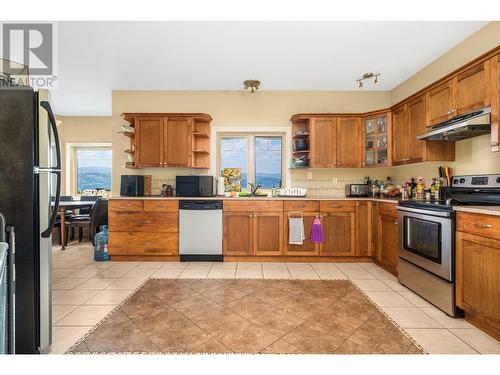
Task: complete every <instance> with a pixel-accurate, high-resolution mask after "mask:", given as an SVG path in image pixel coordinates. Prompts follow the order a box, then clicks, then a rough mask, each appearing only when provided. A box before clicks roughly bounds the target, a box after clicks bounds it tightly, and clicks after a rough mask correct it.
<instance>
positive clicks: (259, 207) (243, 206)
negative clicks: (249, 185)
mask: <svg viewBox="0 0 500 375" xmlns="http://www.w3.org/2000/svg"><path fill="white" fill-rule="evenodd" d="M224 211H250V212H260V211H283V201H252V200H240V201H239V202H235V201H227V200H225V201H224Z"/></svg>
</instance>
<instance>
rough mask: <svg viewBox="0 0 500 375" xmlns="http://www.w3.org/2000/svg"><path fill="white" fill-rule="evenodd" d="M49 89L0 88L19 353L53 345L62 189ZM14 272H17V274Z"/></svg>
mask: <svg viewBox="0 0 500 375" xmlns="http://www.w3.org/2000/svg"><path fill="white" fill-rule="evenodd" d="M48 96H49V93H48V91H46V90H39V91H34V90H33V89H32V88H30V87H0V212H2V213H3V214H4V215H5V218H6V221H7V224H9V225H11V226H13V227H14V228H15V254H14V256H13V258H14V265H13V266H11V267H12V268H13V269H11V270H10V272H11V274H13V275H15V276H14V278H15V288H13V293H14V298H13V301H15V302H14V303H13V304H11V306H10V308H11V309H12V310H11V311H12V312H13V319H12V325H13V327H11V329H10V330H9V332H11V335H10V336H11V337H9V338H8V340H9V341H10V342H11V343H14V346H13V350H14V351H15V353H19V354H21V353H26V354H31V353H43V352H46V351H48V350H49V348H50V345H51V342H52V285H51V279H52V275H51V271H52V245H51V244H52V239H51V233H52V227H53V226H54V222H55V220H56V218H57V210H58V207H59V198H60V190H61V171H60V170H61V152H60V145H59V137H58V133H57V123H56V120H55V117H54V114H53V113H52V109H51V107H50V104H49V101H48ZM14 272H15V273H14Z"/></svg>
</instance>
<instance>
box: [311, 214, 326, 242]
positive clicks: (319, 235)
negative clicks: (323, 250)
mask: <svg viewBox="0 0 500 375" xmlns="http://www.w3.org/2000/svg"><path fill="white" fill-rule="evenodd" d="M311 242H314V243H323V242H325V236H324V235H323V224H321V220H320V219H319V217H318V216H316V218H315V219H314V221H313V224H312V230H311Z"/></svg>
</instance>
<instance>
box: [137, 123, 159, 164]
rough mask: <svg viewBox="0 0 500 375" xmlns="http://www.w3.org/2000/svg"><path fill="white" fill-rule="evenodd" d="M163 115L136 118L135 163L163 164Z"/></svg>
mask: <svg viewBox="0 0 500 375" xmlns="http://www.w3.org/2000/svg"><path fill="white" fill-rule="evenodd" d="M162 135H163V117H153V116H148V117H137V118H136V119H135V165H136V166H137V167H160V166H162V165H163V155H162V154H163V148H164V142H162V138H163V137H162Z"/></svg>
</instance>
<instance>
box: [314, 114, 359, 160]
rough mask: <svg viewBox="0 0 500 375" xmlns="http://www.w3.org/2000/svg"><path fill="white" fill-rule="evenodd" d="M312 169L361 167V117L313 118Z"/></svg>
mask: <svg viewBox="0 0 500 375" xmlns="http://www.w3.org/2000/svg"><path fill="white" fill-rule="evenodd" d="M309 121H310V132H311V135H310V166H311V167H313V168H334V167H338V168H356V167H359V166H360V162H361V158H360V153H359V147H360V134H361V131H360V125H361V124H360V117H359V116H352V117H345V116H343V117H336V116H327V115H325V116H323V117H311V118H310V120H309Z"/></svg>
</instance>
